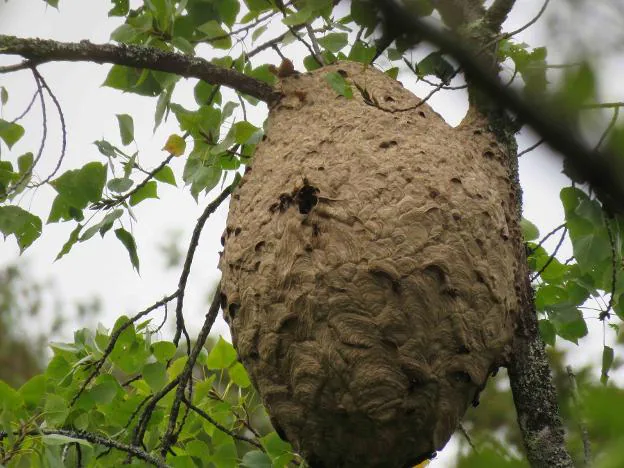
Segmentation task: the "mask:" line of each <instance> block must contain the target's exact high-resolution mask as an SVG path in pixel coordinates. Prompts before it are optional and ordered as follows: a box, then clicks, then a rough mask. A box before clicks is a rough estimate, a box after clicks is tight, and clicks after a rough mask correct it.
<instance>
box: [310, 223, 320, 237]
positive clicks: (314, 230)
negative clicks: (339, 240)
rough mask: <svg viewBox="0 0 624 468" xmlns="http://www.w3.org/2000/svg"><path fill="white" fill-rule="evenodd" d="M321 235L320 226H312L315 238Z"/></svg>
mask: <svg viewBox="0 0 624 468" xmlns="http://www.w3.org/2000/svg"><path fill="white" fill-rule="evenodd" d="M320 234H321V228H319V226H318V224H313V225H312V235H313V236H318V235H320Z"/></svg>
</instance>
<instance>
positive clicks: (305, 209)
mask: <svg viewBox="0 0 624 468" xmlns="http://www.w3.org/2000/svg"><path fill="white" fill-rule="evenodd" d="M318 193H319V189H318V188H316V187H314V186H313V185H310V182H309V181H308V179H303V187H301V188H300V189H298V190H295V191H294V192H293V194H292V198H293V199H294V201H295V202H297V206H298V207H299V213H301V214H308V213H309V212H310V211H312V208H314V207H315V206H316V205H317V203H318V196H317V194H318Z"/></svg>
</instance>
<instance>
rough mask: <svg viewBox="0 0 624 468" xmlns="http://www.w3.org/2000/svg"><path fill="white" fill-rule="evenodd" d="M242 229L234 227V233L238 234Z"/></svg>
mask: <svg viewBox="0 0 624 468" xmlns="http://www.w3.org/2000/svg"><path fill="white" fill-rule="evenodd" d="M241 231H242V229H241V228H239V227H237V228H236V229H234V235H235V236H238V235H239V234H240V233H241Z"/></svg>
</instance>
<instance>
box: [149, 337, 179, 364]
mask: <svg viewBox="0 0 624 468" xmlns="http://www.w3.org/2000/svg"><path fill="white" fill-rule="evenodd" d="M151 350H152V354H153V355H154V357H155V358H156V359H158V362H167V361H168V360H169V359H171V358H173V356H175V353H176V346H175V345H174V344H173V343H172V342H171V341H158V342H156V343H153V344H152V346H151Z"/></svg>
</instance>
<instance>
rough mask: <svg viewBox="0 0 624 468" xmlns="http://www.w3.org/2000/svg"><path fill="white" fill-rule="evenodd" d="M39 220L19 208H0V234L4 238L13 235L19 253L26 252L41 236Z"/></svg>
mask: <svg viewBox="0 0 624 468" xmlns="http://www.w3.org/2000/svg"><path fill="white" fill-rule="evenodd" d="M41 229H42V226H41V219H40V218H39V217H38V216H35V215H34V214H32V213H29V212H28V211H26V210H24V209H22V208H20V207H19V206H14V205H8V206H0V232H1V233H2V234H4V236H5V237H6V236H9V235H11V234H13V235H14V236H15V238H16V239H17V245H18V246H19V248H20V253H21V252H23V251H24V250H26V248H28V246H30V245H31V244H32V243H33V242H34V241H35V240H36V239H37V238H38V237H39V236H40V235H41Z"/></svg>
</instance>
